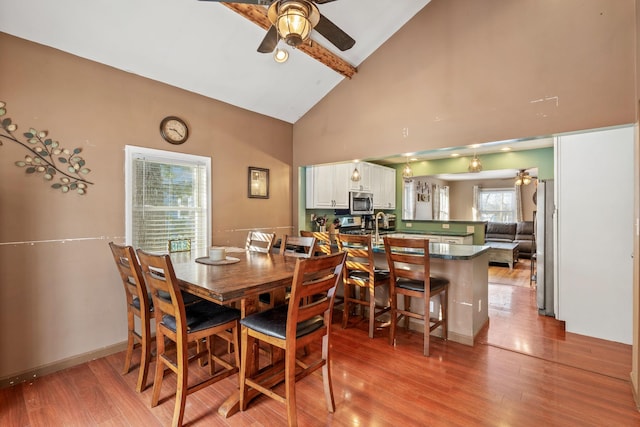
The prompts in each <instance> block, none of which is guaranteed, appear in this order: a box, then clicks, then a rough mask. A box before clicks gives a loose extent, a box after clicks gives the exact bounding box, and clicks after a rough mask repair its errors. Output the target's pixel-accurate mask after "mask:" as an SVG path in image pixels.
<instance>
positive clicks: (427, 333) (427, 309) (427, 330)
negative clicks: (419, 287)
mask: <svg viewBox="0 0 640 427" xmlns="http://www.w3.org/2000/svg"><path fill="white" fill-rule="evenodd" d="M441 295H442V294H441ZM426 296H427V295H425V298H423V301H422V303H423V304H424V308H423V310H424V333H423V334H424V343H423V344H422V345H423V348H422V354H424V355H425V356H427V357H428V356H429V342H430V337H431V321H430V319H431V310H430V306H431V298H426ZM405 298H409V297H405ZM406 321H407V323H409V316H407V320H406Z"/></svg>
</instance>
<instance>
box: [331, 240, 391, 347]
mask: <svg viewBox="0 0 640 427" xmlns="http://www.w3.org/2000/svg"><path fill="white" fill-rule="evenodd" d="M338 247H339V249H340V251H345V252H346V253H347V261H346V262H345V268H344V270H343V276H344V279H343V283H344V310H343V316H342V327H343V328H346V327H347V325H348V324H349V316H350V315H351V309H352V306H353V305H354V304H355V305H356V306H360V307H361V308H363V310H362V314H363V317H364V312H365V310H364V309H368V314H367V316H368V319H369V338H373V333H374V330H375V321H376V319H377V318H378V317H380V316H381V315H383V314H384V313H387V312H388V311H389V310H390V307H389V305H378V304H376V292H375V290H376V288H377V287H380V286H384V285H388V284H389V271H388V270H379V269H376V268H375V262H374V260H373V247H372V245H371V235H368V234H367V235H356V234H343V233H339V234H338ZM356 289H357V290H358V295H357V296H356V295H355V291H356Z"/></svg>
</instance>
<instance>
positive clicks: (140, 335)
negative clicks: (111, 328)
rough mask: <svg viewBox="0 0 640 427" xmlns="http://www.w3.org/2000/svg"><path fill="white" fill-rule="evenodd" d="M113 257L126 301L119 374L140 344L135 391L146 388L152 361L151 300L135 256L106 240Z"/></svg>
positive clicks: (130, 249)
mask: <svg viewBox="0 0 640 427" xmlns="http://www.w3.org/2000/svg"><path fill="white" fill-rule="evenodd" d="M109 247H110V248H111V253H112V254H113V259H114V261H115V262H116V267H117V268H118V272H119V273H120V278H121V279H122V284H123V285H124V294H125V298H126V301H127V324H128V332H127V353H126V355H125V358H124V368H123V370H122V374H123V375H124V374H127V373H129V371H130V370H131V358H132V356H133V350H134V349H135V348H136V347H140V349H141V352H140V371H139V372H138V382H137V383H136V391H137V392H141V391H143V390H144V389H145V388H146V387H147V375H148V373H149V364H150V363H151V358H152V356H151V342H152V341H153V337H152V336H151V326H150V323H151V313H152V312H153V302H152V301H151V297H150V295H149V294H148V293H147V286H146V284H145V281H144V277H143V276H142V271H141V270H140V264H139V263H138V257H136V254H135V252H134V250H133V248H132V247H131V246H123V245H117V244H115V243H113V242H110V243H109ZM136 317H137V318H138V319H139V322H140V332H138V331H137V330H136V321H135V318H136Z"/></svg>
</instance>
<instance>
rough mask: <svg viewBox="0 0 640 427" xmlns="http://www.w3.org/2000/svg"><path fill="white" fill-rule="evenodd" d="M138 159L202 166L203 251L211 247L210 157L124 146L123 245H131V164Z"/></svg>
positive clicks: (132, 192)
mask: <svg viewBox="0 0 640 427" xmlns="http://www.w3.org/2000/svg"><path fill="white" fill-rule="evenodd" d="M139 157H149V158H150V159H158V160H159V161H168V162H176V163H182V164H184V163H188V164H189V163H190V164H200V165H204V166H205V169H206V183H205V186H206V190H205V194H206V199H207V201H206V210H207V214H206V238H205V239H206V242H205V247H204V248H195V247H194V248H192V249H196V250H197V249H205V248H208V247H210V246H211V230H212V224H211V217H212V215H211V205H212V203H211V188H212V187H211V157H205V156H198V155H194V154H186V153H178V152H174V151H166V150H158V149H154V148H145V147H138V146H134V145H125V244H127V245H131V244H132V243H133V194H134V191H133V187H132V186H133V162H134V159H136V158H139Z"/></svg>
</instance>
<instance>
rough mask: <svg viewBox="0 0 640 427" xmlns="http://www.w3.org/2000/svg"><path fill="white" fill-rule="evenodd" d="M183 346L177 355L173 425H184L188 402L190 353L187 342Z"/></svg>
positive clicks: (174, 426) (176, 426) (175, 426)
mask: <svg viewBox="0 0 640 427" xmlns="http://www.w3.org/2000/svg"><path fill="white" fill-rule="evenodd" d="M182 347H183V348H182V349H177V352H178V354H177V355H176V359H177V365H178V375H177V378H176V404H175V408H174V410H173V421H172V423H171V425H172V426H173V427H179V426H182V419H183V417H184V407H185V405H186V403H187V394H188V378H189V375H188V370H187V369H188V364H189V354H188V346H187V344H186V343H185V344H183V346H182Z"/></svg>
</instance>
